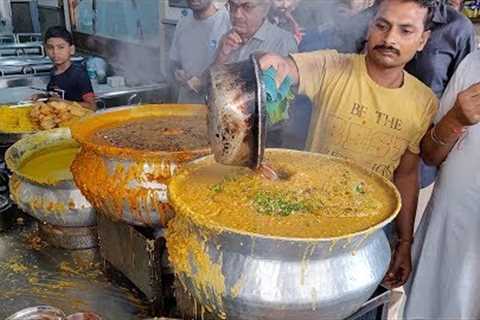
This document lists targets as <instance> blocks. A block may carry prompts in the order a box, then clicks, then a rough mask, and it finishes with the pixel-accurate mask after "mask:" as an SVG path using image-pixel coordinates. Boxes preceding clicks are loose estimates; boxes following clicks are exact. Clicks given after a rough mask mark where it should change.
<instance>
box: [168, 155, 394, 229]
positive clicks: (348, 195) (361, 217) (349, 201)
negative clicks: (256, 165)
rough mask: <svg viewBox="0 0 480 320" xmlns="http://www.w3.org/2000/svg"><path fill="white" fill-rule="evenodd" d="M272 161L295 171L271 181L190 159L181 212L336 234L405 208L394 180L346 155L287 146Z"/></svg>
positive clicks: (237, 224)
mask: <svg viewBox="0 0 480 320" xmlns="http://www.w3.org/2000/svg"><path fill="white" fill-rule="evenodd" d="M266 160H267V161H268V162H269V163H270V164H271V165H272V166H273V167H274V168H276V169H277V170H280V171H283V172H285V173H286V174H287V176H288V178H287V179H284V180H277V181H272V180H268V179H265V178H262V177H261V176H260V175H258V174H255V173H254V172H253V171H251V170H249V169H247V168H239V167H231V166H223V165H221V164H218V163H215V162H214V161H213V159H209V160H207V161H205V160H204V161H198V163H196V164H193V165H190V166H188V168H187V169H186V170H185V171H183V172H182V173H181V174H179V175H178V176H177V177H175V178H174V180H173V181H172V183H171V193H170V195H171V200H172V201H173V203H174V206H175V208H176V209H177V210H176V211H177V214H179V213H180V214H184V215H186V216H188V217H189V218H190V219H192V221H193V222H194V223H196V224H200V225H206V226H208V227H212V228H220V229H227V230H230V231H233V232H239V233H251V234H257V235H263V236H271V237H287V238H335V237H342V236H346V235H349V234H355V233H358V232H362V231H365V230H368V229H370V228H372V227H374V226H376V225H378V224H379V223H381V222H384V221H385V220H387V219H389V218H392V213H396V212H398V210H399V203H400V197H399V195H398V193H397V192H396V190H395V188H394V187H393V186H392V185H391V183H390V182H388V181H386V180H385V179H383V178H382V177H380V176H378V175H377V174H374V173H371V172H368V171H367V170H365V169H362V168H361V167H359V166H356V165H354V164H352V163H351V162H349V161H347V160H341V159H337V158H332V157H327V156H320V155H318V154H312V153H306V152H291V151H288V152H286V151H281V150H270V151H268V152H267V153H266ZM393 216H394V215H393Z"/></svg>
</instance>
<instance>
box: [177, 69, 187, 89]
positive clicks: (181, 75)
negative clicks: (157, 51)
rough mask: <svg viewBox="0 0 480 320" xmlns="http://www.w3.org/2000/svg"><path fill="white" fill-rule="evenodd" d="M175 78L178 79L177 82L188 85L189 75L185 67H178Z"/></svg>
mask: <svg viewBox="0 0 480 320" xmlns="http://www.w3.org/2000/svg"><path fill="white" fill-rule="evenodd" d="M175 80H177V82H178V83H179V84H180V85H182V86H186V85H187V81H188V77H187V74H186V72H185V70H183V69H176V70H175Z"/></svg>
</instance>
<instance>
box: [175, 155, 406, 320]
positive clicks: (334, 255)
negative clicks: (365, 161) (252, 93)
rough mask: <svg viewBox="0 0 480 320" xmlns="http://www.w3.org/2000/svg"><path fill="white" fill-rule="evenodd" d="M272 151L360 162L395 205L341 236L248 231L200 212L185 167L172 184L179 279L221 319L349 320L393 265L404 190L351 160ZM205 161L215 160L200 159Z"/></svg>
mask: <svg viewBox="0 0 480 320" xmlns="http://www.w3.org/2000/svg"><path fill="white" fill-rule="evenodd" d="M267 152H282V153H296V154H298V155H299V156H309V157H326V158H329V159H332V160H334V161H341V162H344V163H347V164H348V165H351V166H354V167H356V168H358V170H359V171H357V172H363V173H364V174H365V175H367V174H368V175H373V176H374V177H375V179H377V181H379V182H380V183H381V184H382V185H384V187H385V188H386V189H387V190H389V191H390V192H389V193H390V194H391V198H392V201H395V202H394V203H395V204H396V205H395V206H394V210H392V212H391V214H390V216H389V217H388V218H386V219H385V220H383V221H382V222H380V223H378V224H377V225H375V226H373V227H371V228H369V229H368V230H363V231H361V232H356V233H353V234H349V235H346V236H340V237H332V238H288V237H273V236H265V235H261V234H253V233H247V232H242V231H238V230H233V229H228V228H219V227H216V226H213V225H210V224H208V222H205V221H202V219H200V218H199V219H196V218H195V217H194V216H192V215H191V214H190V210H192V209H191V207H189V206H188V203H185V202H184V201H182V194H184V192H188V191H186V190H182V189H181V188H180V187H179V186H180V184H178V185H177V181H179V179H182V177H184V175H183V173H180V174H179V175H177V176H176V177H174V178H173V179H172V182H171V184H170V199H171V202H172V204H173V206H174V208H175V210H176V216H175V218H174V219H173V220H172V221H171V222H170V224H169V227H168V230H167V247H168V248H169V250H170V252H173V251H172V250H173V249H172V250H171V249H170V248H173V247H176V246H181V248H182V250H181V251H180V252H181V254H182V257H185V259H183V258H181V259H180V260H177V264H175V263H176V262H175V259H171V262H172V264H173V267H174V269H175V270H176V273H177V277H178V279H179V280H180V282H181V283H182V284H183V286H184V288H186V289H187V291H188V292H189V293H190V294H191V295H192V296H193V298H194V299H195V300H196V302H197V303H199V304H200V305H201V306H203V307H204V309H205V310H207V311H209V312H212V313H213V314H214V315H215V316H217V317H219V318H221V319H245V320H246V319H249V320H257V319H258V320H260V319H262V320H269V319H272V320H274V319H275V320H276V319H292V320H293V319H295V320H302V319H305V320H309V319H329V320H330V319H344V318H346V317H348V316H349V315H351V314H353V313H354V312H355V311H356V310H358V309H359V308H360V307H361V306H362V304H363V303H364V302H365V301H367V300H368V299H369V297H370V296H371V295H372V294H373V292H374V291H375V289H376V288H377V287H378V285H379V284H380V282H381V281H382V279H383V277H384V275H385V273H386V271H387V269H388V266H389V263H390V258H391V249H390V245H389V242H388V240H387V237H386V236H385V233H384V231H383V229H382V228H383V227H384V226H385V225H386V224H388V223H390V222H391V221H392V220H393V219H394V218H395V217H396V215H397V214H398V212H399V210H400V203H401V200H400V195H399V193H398V191H397V190H396V188H395V187H394V186H393V184H392V183H391V182H389V181H387V180H386V179H384V178H383V177H381V176H379V175H378V174H375V173H373V172H369V171H367V170H365V169H362V168H360V167H358V166H357V165H355V164H353V163H351V162H349V161H347V160H342V159H337V158H333V157H328V156H325V155H321V154H312V153H307V152H300V151H293V150H280V149H278V150H267ZM201 162H205V163H212V162H213V159H212V158H211V157H206V158H202V159H200V160H198V161H196V163H201ZM185 172H186V173H185V174H188V170H185ZM206 201H208V200H207V199H206ZM179 239H180V240H179ZM179 264H181V265H179ZM185 266H187V267H185ZM179 270H181V271H180V272H179ZM185 270H187V271H185Z"/></svg>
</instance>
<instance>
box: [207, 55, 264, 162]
mask: <svg viewBox="0 0 480 320" xmlns="http://www.w3.org/2000/svg"><path fill="white" fill-rule="evenodd" d="M207 104H208V135H209V139H210V145H211V147H212V151H213V153H214V155H215V160H216V161H217V162H220V163H222V164H226V165H237V166H246V167H250V168H252V169H256V168H258V167H259V166H260V164H261V162H262V160H263V152H264V149H265V140H266V112H265V89H264V86H263V82H262V81H261V70H260V67H259V65H258V62H257V55H256V54H252V55H251V56H250V59H248V60H245V61H241V62H238V63H233V64H226V65H219V66H215V67H214V68H212V69H211V70H210V72H209V84H208V101H207Z"/></svg>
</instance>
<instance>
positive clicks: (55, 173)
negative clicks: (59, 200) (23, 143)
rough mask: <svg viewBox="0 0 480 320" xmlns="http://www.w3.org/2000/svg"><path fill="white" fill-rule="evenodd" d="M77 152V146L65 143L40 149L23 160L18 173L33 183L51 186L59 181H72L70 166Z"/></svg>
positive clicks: (72, 143)
mask: <svg viewBox="0 0 480 320" xmlns="http://www.w3.org/2000/svg"><path fill="white" fill-rule="evenodd" d="M78 151H79V146H78V145H77V144H76V143H74V142H71V143H68V142H65V143H63V144H59V145H55V146H52V147H49V148H45V149H42V150H41V151H39V152H36V153H34V154H33V155H31V156H30V157H29V158H27V159H25V160H24V161H23V162H22V164H21V165H20V167H19V169H18V172H19V173H20V174H21V175H22V176H24V177H26V178H28V179H31V180H33V181H36V182H39V183H46V184H53V183H56V182H58V181H61V180H70V179H72V173H71V172H70V165H71V164H72V162H73V159H74V158H75V155H76V154H77V153H78Z"/></svg>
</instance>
